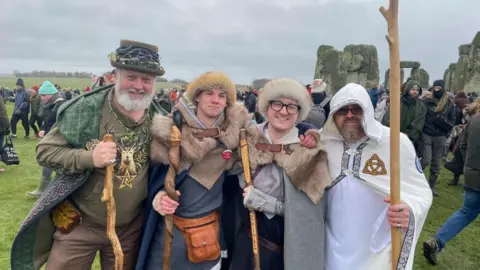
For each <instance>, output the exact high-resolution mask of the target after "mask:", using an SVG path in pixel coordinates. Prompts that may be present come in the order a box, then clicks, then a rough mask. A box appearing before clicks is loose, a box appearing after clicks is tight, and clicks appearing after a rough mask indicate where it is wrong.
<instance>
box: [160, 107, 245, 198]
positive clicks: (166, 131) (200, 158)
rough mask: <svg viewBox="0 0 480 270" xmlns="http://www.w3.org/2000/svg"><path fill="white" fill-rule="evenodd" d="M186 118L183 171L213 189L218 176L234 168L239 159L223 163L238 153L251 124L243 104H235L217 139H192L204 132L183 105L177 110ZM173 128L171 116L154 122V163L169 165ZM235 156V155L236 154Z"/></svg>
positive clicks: (182, 154) (161, 117) (184, 119)
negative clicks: (244, 130)
mask: <svg viewBox="0 0 480 270" xmlns="http://www.w3.org/2000/svg"><path fill="white" fill-rule="evenodd" d="M175 108H176V109H178V110H179V111H180V112H181V114H182V117H183V122H184V123H183V125H182V130H181V132H182V141H181V150H180V160H181V162H180V170H179V173H180V172H182V171H184V170H185V169H189V175H190V176H191V177H192V178H194V179H195V180H197V181H198V182H199V183H200V184H201V185H203V186H204V187H205V188H207V189H210V188H211V187H212V186H213V184H214V183H215V181H216V180H217V179H218V178H219V176H220V175H221V174H222V173H223V172H224V171H226V170H229V169H231V168H232V166H233V164H234V162H235V161H237V160H238V156H236V155H232V157H231V158H230V159H224V158H223V156H222V154H223V152H224V151H225V150H232V151H233V150H235V149H237V148H238V147H239V144H240V129H242V128H244V127H245V125H247V123H248V122H249V120H248V111H247V109H246V108H245V106H244V105H243V104H241V103H237V104H234V105H233V106H231V107H229V108H227V109H226V112H225V119H224V120H223V122H221V123H220V124H219V126H218V127H219V128H220V136H219V137H218V138H204V139H202V140H200V139H197V138H195V137H194V136H193V134H194V133H197V132H201V131H203V130H204V129H203V128H202V127H200V126H199V125H198V123H197V122H196V121H195V119H194V118H193V117H191V116H190V114H189V113H188V111H187V109H186V108H184V107H183V106H182V105H181V104H180V103H178V104H177V106H175ZM172 126H173V120H172V118H171V116H161V115H157V116H155V117H154V118H153V120H152V128H151V131H152V144H151V159H152V161H154V162H158V163H163V164H169V161H168V149H169V148H170V142H169V138H170V129H171V127H172ZM234 153H235V152H234Z"/></svg>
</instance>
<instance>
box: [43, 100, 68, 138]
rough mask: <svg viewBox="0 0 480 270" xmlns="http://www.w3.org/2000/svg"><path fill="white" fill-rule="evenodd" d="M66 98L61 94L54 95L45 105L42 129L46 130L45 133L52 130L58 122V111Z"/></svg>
mask: <svg viewBox="0 0 480 270" xmlns="http://www.w3.org/2000/svg"><path fill="white" fill-rule="evenodd" d="M63 103H65V100H64V99H63V97H62V96H60V95H59V94H56V95H54V96H53V97H52V98H51V99H50V100H49V101H48V102H47V104H45V105H43V117H44V118H43V123H42V127H41V130H43V131H45V135H46V134H47V133H48V132H49V131H50V129H51V128H52V126H53V125H54V124H55V123H56V122H57V111H58V108H60V106H61V105H62V104H63Z"/></svg>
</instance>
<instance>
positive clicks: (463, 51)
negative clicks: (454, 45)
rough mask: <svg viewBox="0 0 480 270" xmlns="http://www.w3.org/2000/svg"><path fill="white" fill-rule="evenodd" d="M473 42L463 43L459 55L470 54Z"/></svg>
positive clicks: (459, 48)
mask: <svg viewBox="0 0 480 270" xmlns="http://www.w3.org/2000/svg"><path fill="white" fill-rule="evenodd" d="M471 48H472V44H463V45H460V46H459V47H458V55H470V49H471Z"/></svg>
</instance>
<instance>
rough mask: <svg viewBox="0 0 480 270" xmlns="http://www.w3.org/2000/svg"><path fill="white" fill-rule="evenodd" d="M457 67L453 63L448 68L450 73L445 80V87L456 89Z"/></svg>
mask: <svg viewBox="0 0 480 270" xmlns="http://www.w3.org/2000/svg"><path fill="white" fill-rule="evenodd" d="M456 66H457V64H456V63H451V64H450V65H449V66H448V72H447V75H446V79H445V87H446V88H447V89H448V90H450V89H456V82H455V67H456Z"/></svg>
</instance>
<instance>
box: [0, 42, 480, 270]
mask: <svg viewBox="0 0 480 270" xmlns="http://www.w3.org/2000/svg"><path fill="white" fill-rule="evenodd" d="M109 58H110V63H111V65H112V66H113V67H114V68H115V69H114V72H112V73H110V74H106V75H107V76H103V77H102V78H104V79H103V82H101V83H100V85H99V87H98V88H97V89H96V90H95V91H89V92H88V93H85V94H83V96H82V97H83V98H79V99H73V100H72V101H66V99H65V98H64V97H63V96H62V95H61V94H60V93H59V90H58V89H57V87H55V85H53V84H52V83H50V82H44V83H42V85H41V86H40V87H39V88H38V89H37V90H36V92H38V93H37V95H39V96H40V99H41V104H44V105H43V108H44V111H45V108H46V105H47V104H51V105H50V107H48V108H49V110H48V111H47V112H46V115H48V116H47V117H38V118H37V120H35V121H36V122H37V123H38V121H41V122H42V123H40V124H39V125H40V126H41V128H40V130H41V131H39V132H38V136H39V137H41V138H42V139H41V140H40V142H39V143H38V145H37V147H36V159H37V161H38V163H39V164H40V166H42V168H43V169H42V178H41V183H40V185H39V188H38V189H37V190H36V191H34V192H32V193H31V194H30V195H32V196H39V199H38V200H37V201H36V203H35V205H34V207H33V209H32V211H31V212H30V213H29V215H28V216H27V218H26V220H25V222H23V224H22V225H21V228H20V230H19V232H18V233H17V235H16V237H15V240H14V242H13V244H12V249H11V268H12V269H13V270H17V269H39V268H40V267H42V266H43V265H45V264H46V269H47V270H48V269H67V268H69V269H89V268H90V267H91V265H92V263H93V261H94V258H95V256H96V254H97V252H98V251H99V252H100V257H101V260H100V263H101V265H102V269H113V266H114V265H115V255H114V252H113V247H112V245H111V244H110V242H109V239H108V237H107V235H106V233H105V232H106V227H107V219H108V218H110V216H109V214H108V212H107V210H106V208H105V205H104V203H103V202H102V200H101V197H102V189H103V186H104V181H105V168H106V167H107V166H113V168H114V175H115V176H114V189H113V195H114V198H115V201H116V234H117V235H118V238H119V241H120V244H121V247H122V250H123V255H124V261H123V264H124V269H139V270H140V269H158V268H159V267H160V266H162V265H163V262H164V259H165V257H164V256H163V254H164V252H165V250H166V249H167V247H165V243H166V242H168V241H165V237H166V236H165V233H166V232H165V225H166V222H170V221H172V220H173V221H172V222H173V229H174V238H173V243H172V244H171V245H172V246H171V249H170V250H171V252H170V254H168V255H167V257H168V259H169V261H170V263H171V268H172V269H242V270H243V269H254V265H255V263H256V261H257V260H256V257H255V256H256V252H254V249H253V247H252V243H258V245H259V254H260V257H259V263H260V267H261V269H329V270H336V269H387V268H391V264H392V260H391V250H392V242H391V238H390V234H391V230H400V231H401V232H402V238H403V239H402V243H403V244H402V246H401V252H400V258H399V260H398V264H397V268H398V269H412V267H413V259H414V252H415V247H416V244H417V241H418V239H419V236H420V233H421V231H422V228H423V225H424V223H425V220H426V218H427V214H428V211H429V209H430V207H431V204H432V200H433V196H434V195H438V194H437V192H436V190H435V185H436V181H437V178H438V174H439V172H440V160H441V158H442V157H444V156H445V152H446V150H445V149H449V148H446V145H447V143H446V142H447V139H448V138H450V140H451V141H452V142H451V144H452V145H454V146H453V149H449V150H452V151H453V152H454V153H457V151H459V157H457V155H455V158H454V159H453V160H452V161H450V162H451V163H455V162H461V164H464V166H463V165H462V171H459V170H457V171H455V172H454V175H455V177H457V175H460V174H462V173H464V174H465V203H464V206H463V207H462V209H461V210H459V211H458V212H457V213H455V214H454V215H453V216H452V217H451V218H450V219H449V220H448V221H447V223H446V224H445V225H444V226H443V227H442V228H441V229H440V230H439V232H438V233H437V234H436V235H435V236H434V237H432V239H430V240H428V241H427V242H425V243H424V244H423V247H424V255H425V257H426V258H427V259H428V260H429V261H430V262H431V263H437V260H436V256H437V254H438V253H439V252H440V251H441V250H442V249H443V248H444V247H445V244H446V243H447V242H448V241H449V240H450V239H452V238H453V237H454V236H455V235H456V233H458V232H460V231H461V229H463V228H464V227H465V226H467V225H468V224H469V223H470V222H471V221H473V220H474V219H475V218H476V216H477V215H478V212H479V209H480V205H479V202H480V195H479V194H480V183H479V181H478V179H479V178H478V177H477V176H478V174H479V173H480V165H478V164H480V163H476V162H478V159H479V158H480V156H478V157H477V155H480V152H479V151H476V148H477V147H478V146H477V144H478V143H477V142H476V141H475V136H476V132H479V131H478V130H480V128H479V127H480V115H479V114H475V113H476V112H477V108H480V105H477V103H476V101H474V102H473V103H472V104H470V105H469V104H468V102H467V101H465V100H464V99H467V96H466V95H465V94H461V93H460V92H459V93H457V97H458V100H457V99H456V98H455V99H454V100H452V99H451V98H450V97H449V95H450V94H449V93H450V92H448V91H447V90H446V89H445V84H444V82H443V81H442V80H437V81H435V82H434V84H433V86H432V88H431V89H429V90H427V91H422V88H421V87H420V86H419V84H418V83H417V82H415V81H413V80H408V81H407V82H406V83H405V84H404V85H403V86H402V99H401V100H402V108H401V121H400V122H401V132H402V134H401V135H400V144H401V146H400V155H401V163H400V169H401V172H402V174H401V181H400V185H401V198H402V202H401V203H399V204H390V198H389V196H388V195H389V194H390V181H389V180H390V169H391V168H390V153H389V145H390V131H389V128H388V126H389V121H388V120H389V114H390V112H389V101H388V97H387V96H386V94H382V87H378V88H375V89H370V90H368V91H367V89H365V88H364V87H363V86H361V85H358V84H354V83H349V84H346V85H345V86H344V87H342V88H341V89H338V91H337V92H336V93H335V94H334V95H330V94H329V93H327V92H326V91H325V90H326V87H327V85H326V83H325V82H324V81H322V80H321V79H315V80H314V81H313V82H312V84H309V85H306V86H305V85H302V84H300V83H299V82H297V81H296V80H293V79H289V78H281V79H274V80H271V81H269V82H267V83H266V84H265V85H264V87H263V88H261V89H250V90H249V91H247V92H241V91H238V90H237V89H236V87H235V85H234V83H233V82H232V80H231V79H230V78H229V77H228V76H227V75H226V74H224V73H221V72H214V71H210V72H206V73H203V74H200V75H199V76H198V77H197V78H196V79H194V80H192V81H191V82H190V83H189V84H188V85H185V86H184V87H182V89H179V90H177V89H171V90H167V89H161V90H160V91H156V90H155V82H156V77H158V76H162V75H163V74H164V73H165V71H164V69H163V67H162V66H161V65H160V61H159V55H158V48H157V47H156V46H154V45H150V44H145V43H141V42H135V41H123V40H122V41H121V42H120V47H119V48H118V49H117V50H116V51H115V52H114V53H112V54H110V55H109ZM104 75H105V74H104ZM16 91H17V93H16V96H15V100H14V102H15V110H14V112H13V114H14V115H15V113H16V110H19V112H18V116H15V119H18V120H16V121H17V122H18V121H19V120H22V121H23V120H24V118H25V119H26V118H28V116H27V117H25V116H24V115H25V114H27V115H28V112H29V111H30V110H31V107H33V105H32V104H33V103H32V99H31V95H27V94H22V91H25V89H24V85H23V82H22V81H21V80H20V79H19V81H18V82H17V89H16ZM427 92H428V93H429V94H428V93H427ZM461 97H463V98H464V99H461ZM238 101H242V102H238ZM0 104H1V102H0ZM460 105H462V106H463V107H460ZM29 106H30V107H29ZM1 110H2V108H1V107H0V112H1ZM457 115H459V116H460V115H461V116H462V117H461V120H459V121H458V118H457ZM22 117H23V118H22ZM30 119H31V118H30ZM0 120H2V118H1V116H0ZM25 121H26V122H25V123H27V122H28V120H25ZM17 122H14V121H13V116H12V122H11V129H12V131H11V133H12V136H13V135H14V134H16V130H15V129H14V125H16V123H17ZM0 123H3V122H1V121H0ZM7 123H8V121H7ZM174 126H176V127H177V128H178V129H179V130H180V132H181V135H182V136H181V138H177V139H180V143H176V142H175V141H171V140H172V138H171V135H172V134H171V132H172V130H174V128H173V127H174ZM24 128H26V135H27V136H28V132H27V128H28V126H27V127H25V125H24ZM112 130H114V132H113V135H114V137H115V142H106V141H103V140H102V138H103V137H104V135H105V134H108V133H111V132H112ZM34 132H35V134H36V135H37V132H36V131H35V129H34ZM241 134H244V135H245V136H244V137H245V140H246V144H245V145H244V146H242V147H247V148H248V152H249V153H248V155H241V145H243V144H241V139H240V138H241ZM173 147H179V148H180V151H179V154H178V156H177V157H176V158H177V159H178V160H179V164H178V165H175V166H174V165H172V164H174V163H172V162H174V160H175V154H173V152H175V151H170V150H171V148H173ZM477 153H478V154H477ZM458 158H462V161H459V160H456V159H458ZM455 164H457V163H455ZM245 166H247V167H245ZM456 166H457V167H458V166H459V165H458V164H457V165H456ZM427 167H430V175H429V178H428V179H429V180H428V181H427V179H426V178H425V174H424V173H423V170H424V169H426V168H427ZM463 167H464V168H465V169H464V170H463ZM171 170H173V172H174V173H173V174H172V173H171ZM250 170H251V172H252V173H251V175H250ZM53 171H55V172H56V176H55V178H54V179H52V173H53ZM455 179H457V180H456V183H457V184H458V178H454V180H455ZM167 183H174V184H173V185H174V187H173V188H174V189H175V190H177V193H176V196H174V195H172V194H171V193H169V192H170V191H169V189H168V187H169V185H168V184H167ZM173 193H175V191H173ZM251 211H253V213H254V216H255V219H256V226H257V230H252V224H251V215H250V213H252V212H251ZM167 215H173V218H172V219H166V218H165V216H167ZM352 224H354V225H355V226H352ZM253 232H256V234H254V233H253ZM253 239H256V241H253Z"/></svg>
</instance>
